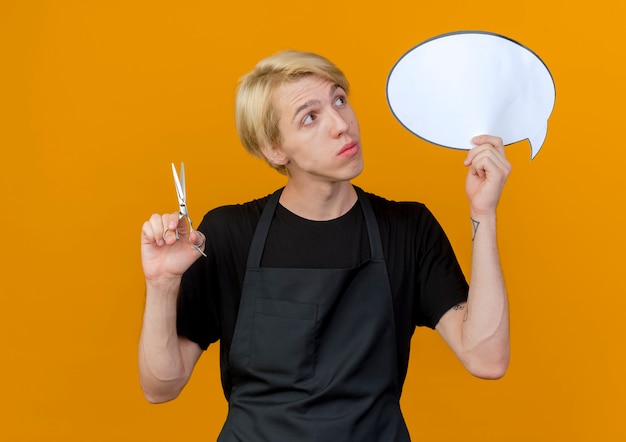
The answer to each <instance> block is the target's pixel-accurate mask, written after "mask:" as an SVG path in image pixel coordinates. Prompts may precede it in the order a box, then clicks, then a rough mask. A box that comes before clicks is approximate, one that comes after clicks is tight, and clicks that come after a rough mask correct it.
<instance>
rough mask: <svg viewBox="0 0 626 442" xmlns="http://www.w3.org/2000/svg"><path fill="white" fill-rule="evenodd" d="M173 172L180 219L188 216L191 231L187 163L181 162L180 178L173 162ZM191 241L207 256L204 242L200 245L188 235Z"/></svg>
mask: <svg viewBox="0 0 626 442" xmlns="http://www.w3.org/2000/svg"><path fill="white" fill-rule="evenodd" d="M172 174H173V175H174V185H175V186H176V195H177V196H178V220H179V221H180V219H181V218H183V217H184V218H187V223H188V224H189V233H190V234H191V232H193V222H192V221H191V218H190V217H189V210H187V191H186V189H185V163H180V179H179V178H178V172H176V166H174V163H172ZM188 238H189V243H190V244H191V245H192V246H193V248H194V249H196V250H197V251H198V252H200V254H202V256H205V257H206V254H205V253H204V252H203V251H202V249H201V248H200V247H201V246H202V244H200V245H199V246H198V245H196V244H194V243H193V242H191V237H190V236H188ZM176 239H179V237H178V228H177V229H176Z"/></svg>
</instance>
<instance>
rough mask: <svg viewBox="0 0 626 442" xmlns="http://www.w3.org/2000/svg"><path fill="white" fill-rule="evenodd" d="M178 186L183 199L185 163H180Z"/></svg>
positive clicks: (184, 195)
mask: <svg viewBox="0 0 626 442" xmlns="http://www.w3.org/2000/svg"><path fill="white" fill-rule="evenodd" d="M180 188H181V189H182V191H183V199H187V189H186V186H185V163H182V162H181V163H180Z"/></svg>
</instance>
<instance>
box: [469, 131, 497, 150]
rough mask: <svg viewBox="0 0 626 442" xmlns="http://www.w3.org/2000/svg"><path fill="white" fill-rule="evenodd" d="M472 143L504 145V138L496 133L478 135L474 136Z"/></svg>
mask: <svg viewBox="0 0 626 442" xmlns="http://www.w3.org/2000/svg"><path fill="white" fill-rule="evenodd" d="M472 143H473V144H475V145H476V146H480V145H481V144H491V145H492V146H493V147H495V148H501V147H504V142H503V140H502V138H501V137H498V136H495V135H487V134H484V135H478V136H476V137H474V138H472Z"/></svg>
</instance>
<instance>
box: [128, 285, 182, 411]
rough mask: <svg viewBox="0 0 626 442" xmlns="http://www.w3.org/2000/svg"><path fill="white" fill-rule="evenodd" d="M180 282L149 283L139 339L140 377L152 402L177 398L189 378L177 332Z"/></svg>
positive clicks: (147, 396)
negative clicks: (177, 303)
mask: <svg viewBox="0 0 626 442" xmlns="http://www.w3.org/2000/svg"><path fill="white" fill-rule="evenodd" d="M179 289H180V280H176V281H171V282H168V283H163V284H158V285H157V284H150V283H149V284H147V288H146V305H145V311H144V318H143V326H142V330H141V336H140V339H139V375H140V380H141V386H142V389H143V391H144V394H145V395H146V398H147V399H148V400H149V401H150V402H164V401H167V400H170V399H173V398H175V397H176V396H177V395H178V394H179V393H180V391H181V390H182V388H183V387H184V385H185V383H186V382H187V379H188V374H189V373H190V370H189V369H188V368H187V367H185V361H184V358H183V354H182V351H181V342H180V339H179V337H178V334H177V332H176V302H177V297H178V291H179Z"/></svg>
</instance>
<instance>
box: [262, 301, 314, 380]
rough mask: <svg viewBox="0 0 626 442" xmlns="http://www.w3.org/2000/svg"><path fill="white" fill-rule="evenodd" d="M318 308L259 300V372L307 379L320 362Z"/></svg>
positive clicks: (295, 303) (304, 304) (298, 303)
mask: <svg viewBox="0 0 626 442" xmlns="http://www.w3.org/2000/svg"><path fill="white" fill-rule="evenodd" d="M316 324H317V304H313V303H306V302H295V301H286V300H280V299H268V298H257V299H256V300H255V305H254V322H253V327H252V360H251V365H252V368H253V369H255V370H259V371H262V372H264V373H271V374H276V375H281V376H287V377H291V378H296V379H306V378H310V377H312V376H313V374H314V371H315V359H316V352H317V349H316V340H315V329H316Z"/></svg>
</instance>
